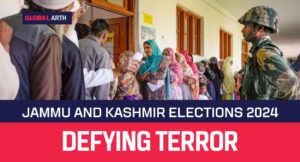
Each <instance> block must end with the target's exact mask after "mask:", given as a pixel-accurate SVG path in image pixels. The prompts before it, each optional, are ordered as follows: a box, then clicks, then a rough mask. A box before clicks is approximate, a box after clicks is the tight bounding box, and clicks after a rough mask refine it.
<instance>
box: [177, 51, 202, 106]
mask: <svg viewBox="0 0 300 162" xmlns="http://www.w3.org/2000/svg"><path fill="white" fill-rule="evenodd" d="M181 53H182V55H183V56H184V57H185V60H186V63H187V64H188V65H189V66H190V67H191V68H192V70H193V74H194V78H195V82H194V83H193V84H191V86H190V88H191V94H192V99H193V100H198V99H199V97H198V96H199V84H198V83H199V71H198V68H197V65H196V64H195V63H194V62H193V60H192V58H191V56H190V55H189V53H188V51H187V50H183V51H181Z"/></svg>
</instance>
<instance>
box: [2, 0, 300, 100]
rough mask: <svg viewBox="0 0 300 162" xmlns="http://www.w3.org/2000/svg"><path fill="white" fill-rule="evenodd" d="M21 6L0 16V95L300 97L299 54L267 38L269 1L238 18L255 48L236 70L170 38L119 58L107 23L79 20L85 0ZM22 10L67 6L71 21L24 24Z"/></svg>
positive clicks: (271, 21)
mask: <svg viewBox="0 0 300 162" xmlns="http://www.w3.org/2000/svg"><path fill="white" fill-rule="evenodd" d="M25 4H26V5H25V7H24V8H23V9H21V11H20V12H19V13H17V14H14V15H10V16H8V17H4V18H2V19H1V20H0V42H1V44H0V75H1V77H0V99H1V100H297V99H299V93H300V90H299V88H300V87H299V86H300V83H299V76H300V75H299V73H297V72H298V71H300V68H299V67H300V66H299V65H300V63H299V62H300V61H299V60H300V59H298V60H296V61H295V63H294V64H293V65H291V64H290V63H288V61H287V60H286V59H285V58H283V55H284V53H283V52H282V51H281V49H280V48H279V47H278V46H277V45H276V44H275V43H274V42H273V41H272V39H271V37H270V36H271V35H272V34H276V33H278V32H279V27H278V23H279V20H278V13H277V12H276V11H275V10H274V9H273V8H271V7H266V6H256V7H253V8H250V9H249V10H248V11H247V12H246V13H245V14H244V15H240V19H238V20H236V22H237V23H239V24H240V25H241V26H243V28H241V32H242V36H243V38H244V40H245V41H246V42H248V43H250V44H251V45H252V47H251V49H250V54H251V56H250V57H248V59H247V61H246V63H245V65H244V66H243V67H240V68H239V69H234V67H233V65H234V62H235V61H236V60H235V59H234V58H233V57H231V56H227V57H226V58H223V59H220V58H218V57H208V58H206V57H205V55H204V56H203V57H202V58H201V60H196V59H195V53H193V52H192V51H190V50H189V49H188V48H187V49H183V50H179V49H176V48H174V47H173V46H169V47H168V45H166V44H168V42H164V45H163V47H165V48H160V47H162V45H160V44H159V43H161V41H159V42H158V41H156V40H155V39H148V40H145V41H143V42H141V49H142V50H143V51H140V52H136V51H138V49H136V50H135V51H134V50H130V48H127V49H126V50H124V51H121V52H120V54H118V59H117V60H116V59H115V56H114V54H113V53H111V52H110V50H109V49H107V47H106V45H105V44H106V43H107V42H108V41H109V38H110V31H111V29H112V26H111V25H110V24H111V23H109V22H110V21H109V20H106V19H103V18H101V17H98V18H96V19H94V20H92V21H91V22H89V23H88V24H84V23H80V22H79V21H80V19H81V18H82V17H84V16H85V14H87V12H86V8H87V7H86V6H87V4H86V1H85V0H47V1H44V0H25ZM26 11H32V12H71V13H72V24H34V25H25V24H23V23H22V19H21V17H22V13H23V12H26ZM129 31H130V30H127V31H126V32H129ZM174 34H175V33H174ZM121 36H122V35H121ZM136 36H138V35H136ZM124 39H125V38H124ZM124 39H122V38H120V39H119V40H118V41H123V40H124ZM182 39H184V38H182ZM298 58H300V57H298Z"/></svg>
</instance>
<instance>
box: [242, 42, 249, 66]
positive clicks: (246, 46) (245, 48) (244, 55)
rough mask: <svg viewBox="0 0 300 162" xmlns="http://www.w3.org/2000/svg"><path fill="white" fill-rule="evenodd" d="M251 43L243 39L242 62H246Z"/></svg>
mask: <svg viewBox="0 0 300 162" xmlns="http://www.w3.org/2000/svg"><path fill="white" fill-rule="evenodd" d="M248 51H249V44H248V42H246V41H245V40H243V41H242V63H246V62H247V59H248Z"/></svg>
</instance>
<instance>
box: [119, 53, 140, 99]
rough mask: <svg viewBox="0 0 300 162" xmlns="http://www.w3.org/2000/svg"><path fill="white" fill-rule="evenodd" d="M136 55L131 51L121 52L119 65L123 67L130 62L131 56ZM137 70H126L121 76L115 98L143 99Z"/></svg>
mask: <svg viewBox="0 0 300 162" xmlns="http://www.w3.org/2000/svg"><path fill="white" fill-rule="evenodd" d="M133 56H134V53H133V52H131V51H125V52H123V53H121V55H120V57H119V63H118V64H117V67H122V66H124V64H126V63H127V62H128V60H129V59H130V58H132V57H133ZM135 75H136V72H132V71H126V72H123V73H122V74H121V75H120V76H119V77H118V79H119V81H118V88H117V92H116V94H115V97H114V99H115V100H140V99H142V97H141V94H140V87H139V83H138V81H137V79H136V77H135Z"/></svg>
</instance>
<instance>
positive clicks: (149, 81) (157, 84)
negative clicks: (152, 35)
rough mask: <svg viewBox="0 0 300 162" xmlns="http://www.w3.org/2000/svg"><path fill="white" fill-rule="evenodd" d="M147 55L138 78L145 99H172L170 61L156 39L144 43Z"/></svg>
mask: <svg viewBox="0 0 300 162" xmlns="http://www.w3.org/2000/svg"><path fill="white" fill-rule="evenodd" d="M144 50H145V53H146V55H147V59H146V60H145V63H144V64H142V65H141V67H140V71H139V73H138V80H139V81H141V92H142V95H143V99H145V100H166V99H170V97H171V96H170V95H171V86H170V72H169V68H168V66H169V61H168V59H167V58H166V57H164V56H163V55H162V53H161V51H160V49H159V47H158V45H157V44H156V42H155V41H154V40H148V41H146V42H145V43H144Z"/></svg>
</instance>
